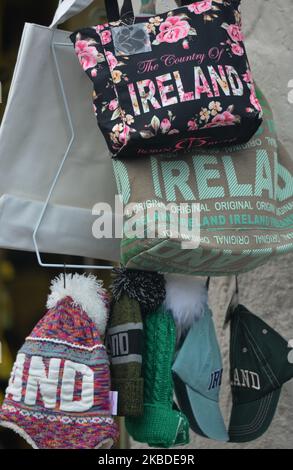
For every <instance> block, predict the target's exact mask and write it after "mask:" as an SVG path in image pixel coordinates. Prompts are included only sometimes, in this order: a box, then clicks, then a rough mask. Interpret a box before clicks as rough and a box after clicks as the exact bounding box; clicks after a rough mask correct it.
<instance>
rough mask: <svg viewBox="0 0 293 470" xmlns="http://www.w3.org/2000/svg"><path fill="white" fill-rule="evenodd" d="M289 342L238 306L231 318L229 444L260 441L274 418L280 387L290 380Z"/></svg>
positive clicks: (292, 369) (291, 370)
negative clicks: (231, 402)
mask: <svg viewBox="0 0 293 470" xmlns="http://www.w3.org/2000/svg"><path fill="white" fill-rule="evenodd" d="M290 351H291V350H290V348H289V344H288V341H286V340H285V339H284V338H282V336H280V335H279V333H277V332H276V331H274V330H273V329H272V328H271V327H270V326H269V325H267V324H266V323H265V322H264V321H263V320H261V319H260V318H258V317H257V316H256V315H253V314H252V313H251V312H249V311H248V310H247V309H246V308H245V307H243V305H238V307H237V308H236V309H235V310H234V312H233V314H232V315H231V343H230V367H231V387H232V396H233V408H232V414H231V419H230V425H229V437H230V441H231V442H249V441H252V440H254V439H257V438H259V437H260V436H261V435H262V434H263V433H264V432H265V431H267V429H268V427H269V426H270V424H271V422H272V419H273V417H274V414H275V411H276V408H277V404H278V400H279V397H280V393H281V388H282V385H283V384H284V383H285V382H287V381H288V380H290V379H291V378H292V377H293V364H292V363H290V362H289V354H290Z"/></svg>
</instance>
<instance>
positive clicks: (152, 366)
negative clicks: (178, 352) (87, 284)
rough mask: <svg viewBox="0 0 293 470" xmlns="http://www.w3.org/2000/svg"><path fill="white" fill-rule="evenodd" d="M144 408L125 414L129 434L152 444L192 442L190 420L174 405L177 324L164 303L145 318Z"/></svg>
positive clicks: (140, 440)
mask: <svg viewBox="0 0 293 470" xmlns="http://www.w3.org/2000/svg"><path fill="white" fill-rule="evenodd" d="M144 337H145V343H144V354H143V377H144V411H143V415H142V416H141V417H136V418H126V428H127V431H128V432H129V434H130V435H131V436H132V437H133V438H134V439H135V440H136V441H139V442H146V443H147V444H148V445H149V446H152V447H172V446H176V445H184V444H187V443H188V442H189V423H188V421H187V419H186V417H185V416H184V414H183V413H181V412H180V411H178V410H177V409H174V408H173V380H172V373H171V367H172V362H173V359H174V355H175V343H176V327H175V322H174V320H173V318H172V316H171V315H170V314H169V313H167V312H166V311H165V310H164V309H163V308H162V307H161V308H160V309H159V310H157V311H156V312H153V313H151V314H149V315H147V316H146V317H145V321H144Z"/></svg>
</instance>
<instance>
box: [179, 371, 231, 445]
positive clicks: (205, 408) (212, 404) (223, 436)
mask: <svg viewBox="0 0 293 470" xmlns="http://www.w3.org/2000/svg"><path fill="white" fill-rule="evenodd" d="M174 379H175V380H174V382H175V384H176V382H177V381H178V380H179V381H181V379H180V378H179V377H178V375H177V374H175V373H174ZM183 385H184V387H185V390H186V393H185V399H184V400H183V396H182V395H181V393H180V391H179V390H178V387H176V385H175V390H176V396H177V399H178V402H181V405H183V406H182V408H181V411H183V413H184V414H185V415H186V416H187V418H188V420H189V423H190V427H191V429H192V430H193V431H194V432H197V433H198V434H200V435H202V436H204V437H208V438H210V439H214V440H216V441H223V442H227V441H228V440H229V436H228V433H227V430H226V426H225V423H224V420H223V416H222V414H221V411H220V408H219V404H218V402H216V401H213V400H209V399H208V398H206V397H204V396H203V395H200V394H199V393H198V392H196V391H195V390H193V389H192V388H191V387H189V386H188V385H187V384H183ZM181 387H182V381H181ZM178 392H179V393H178ZM178 396H181V399H180V398H178ZM184 403H185V404H184ZM179 405H180V403H179ZM194 425H195V426H194ZM197 428H199V431H200V432H198V430H197Z"/></svg>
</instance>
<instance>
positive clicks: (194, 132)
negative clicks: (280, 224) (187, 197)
mask: <svg viewBox="0 0 293 470" xmlns="http://www.w3.org/2000/svg"><path fill="white" fill-rule="evenodd" d="M113 1H115V0H113ZM240 4H241V0H202V1H197V2H192V3H189V4H188V5H185V6H182V7H180V8H175V9H173V10H171V11H167V12H165V13H162V14H160V15H154V16H151V17H147V18H141V17H140V18H136V19H135V22H134V23H132V22H130V23H129V24H128V23H127V22H126V21H124V20H118V21H115V22H113V21H108V22H107V23H105V24H103V25H97V26H92V27H88V28H83V29H81V30H79V31H76V32H75V33H73V34H72V35H71V40H72V42H73V43H74V45H75V52H76V55H77V57H78V59H79V62H80V64H81V66H82V68H83V69H84V71H85V72H86V74H87V75H88V77H89V78H90V80H91V81H92V83H93V87H94V92H93V101H94V112H95V115H96V118H97V122H98V126H99V127H100V129H101V131H102V132H103V134H104V137H105V140H106V142H107V145H108V148H109V151H110V153H111V155H112V156H113V157H115V158H121V159H123V158H129V157H134V158H142V157H145V156H150V155H159V154H160V153H170V152H171V153H173V152H174V153H178V152H182V151H186V150H190V149H194V150H196V148H197V147H201V146H205V147H221V146H225V147H226V146H229V145H233V146H235V145H238V144H242V143H245V142H247V141H248V140H249V139H250V138H251V137H252V136H253V135H254V134H255V132H256V131H257V129H258V127H259V126H260V124H261V122H262V108H261V104H260V102H259V100H258V98H257V93H256V88H255V84H254V81H253V75H252V72H251V69H250V67H249V63H248V59H247V55H246V49H245V45H244V36H243V32H242V21H241V12H240ZM137 23H140V24H139V25H137ZM128 28H129V30H128ZM117 38H122V39H123V41H124V42H125V41H126V42H127V38H131V43H129V47H128V46H127V47H123V48H122V47H121V44H120V45H119V41H118V42H117ZM144 41H146V43H147V45H148V47H147V48H142V47H141V44H142V43H144ZM136 43H137V44H136ZM122 49H123V51H122Z"/></svg>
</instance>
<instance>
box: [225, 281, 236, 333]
mask: <svg viewBox="0 0 293 470" xmlns="http://www.w3.org/2000/svg"><path fill="white" fill-rule="evenodd" d="M238 305H239V283H238V276H237V275H236V276H235V288H234V292H233V295H232V298H231V301H230V304H229V306H228V309H227V312H226V315H225V321H224V325H223V328H224V329H225V328H227V326H228V324H229V323H230V320H231V318H232V316H233V313H234V311H235V310H236V308H237V307H238Z"/></svg>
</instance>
